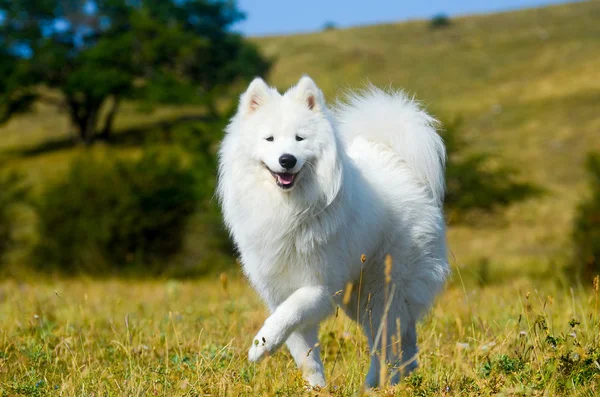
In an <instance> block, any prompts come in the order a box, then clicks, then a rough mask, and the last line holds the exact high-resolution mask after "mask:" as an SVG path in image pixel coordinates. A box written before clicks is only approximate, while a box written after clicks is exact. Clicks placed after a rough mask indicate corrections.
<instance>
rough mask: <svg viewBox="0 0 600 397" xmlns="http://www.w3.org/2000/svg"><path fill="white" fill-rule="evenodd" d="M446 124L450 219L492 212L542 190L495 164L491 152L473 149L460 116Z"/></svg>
mask: <svg viewBox="0 0 600 397" xmlns="http://www.w3.org/2000/svg"><path fill="white" fill-rule="evenodd" d="M444 127H445V128H444V131H443V132H442V136H443V138H444V142H445V144H446V151H447V153H448V162H447V164H446V198H445V202H444V205H445V208H446V212H447V214H448V220H449V222H454V221H457V220H459V219H460V218H462V217H464V215H466V214H467V213H469V212H472V211H479V212H481V211H483V212H492V211H494V210H496V209H498V208H501V207H505V206H507V205H510V204H512V203H515V202H518V201H522V200H525V199H527V198H529V197H532V196H535V195H537V194H540V193H541V192H542V190H541V189H540V188H539V187H537V186H535V185H533V184H531V183H528V182H522V181H519V180H518V177H519V175H518V172H517V171H516V170H515V169H512V168H510V167H507V166H505V165H501V164H495V165H493V166H492V163H491V160H492V159H493V157H492V155H490V154H489V153H486V152H474V151H472V150H470V148H469V146H468V145H467V143H466V142H465V141H464V140H463V139H462V138H461V137H460V136H459V127H460V119H457V120H455V121H454V122H451V123H447V124H445V125H444Z"/></svg>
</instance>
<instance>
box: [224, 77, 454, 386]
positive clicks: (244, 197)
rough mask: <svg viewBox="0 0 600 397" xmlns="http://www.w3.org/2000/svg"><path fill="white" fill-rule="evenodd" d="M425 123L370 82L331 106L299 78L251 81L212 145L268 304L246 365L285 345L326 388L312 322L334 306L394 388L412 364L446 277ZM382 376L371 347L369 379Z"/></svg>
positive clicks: (440, 154) (440, 156) (437, 155)
mask: <svg viewBox="0 0 600 397" xmlns="http://www.w3.org/2000/svg"><path fill="white" fill-rule="evenodd" d="M435 123H436V122H435V120H434V119H432V118H431V117H430V116H429V115H428V114H427V113H425V112H424V111H423V110H422V109H421V108H420V107H419V105H418V104H417V103H415V102H414V101H413V100H411V99H409V98H407V97H406V96H405V95H404V94H402V93H401V92H391V93H387V92H384V91H382V90H379V89H377V88H375V87H370V88H368V89H367V90H365V91H363V92H359V93H356V94H352V95H350V96H349V97H348V98H347V101H346V102H345V103H343V104H341V105H339V106H338V108H337V109H336V110H335V111H334V112H333V114H332V113H330V112H329V110H328V109H327V107H326V105H325V100H324V97H323V94H322V93H321V91H320V89H319V88H318V87H317V86H316V84H315V83H314V82H313V81H312V80H311V79H310V78H309V77H306V76H305V77H302V78H301V79H300V81H299V83H298V84H297V85H296V86H295V87H293V88H291V89H290V90H288V91H287V92H286V93H285V94H284V95H281V94H279V92H277V90H276V89H274V88H270V87H268V86H267V85H266V84H265V82H264V81H263V80H261V79H258V78H257V79H255V80H254V81H253V82H252V83H251V84H250V86H249V87H248V90H247V91H246V92H245V93H244V94H243V95H242V96H241V99H240V105H239V109H238V112H237V114H236V115H235V116H234V117H233V119H232V120H231V123H230V124H229V126H228V127H227V130H226V136H225V138H224V140H223V142H222V146H221V149H220V161H219V185H218V195H219V197H220V201H221V205H222V208H223V213H224V217H225V222H226V224H227V227H228V228H229V230H230V231H231V234H232V236H233V239H234V240H235V243H236V245H237V248H238V250H239V252H240V254H241V261H242V263H243V267H244V272H245V273H246V275H247V276H248V278H249V279H250V282H251V283H252V285H253V286H254V287H255V288H256V290H257V291H258V293H259V294H260V295H261V297H262V298H263V299H264V300H265V301H266V303H267V304H268V306H269V309H270V311H271V316H270V317H269V318H267V320H266V321H265V322H264V325H263V327H262V328H261V329H260V331H259V332H258V333H257V334H256V336H255V337H254V339H253V342H252V345H251V346H250V350H249V353H248V357H249V359H250V361H258V360H260V359H261V358H263V357H265V356H266V355H269V354H273V353H274V352H275V351H276V350H277V349H278V348H279V347H280V346H281V345H282V344H283V343H284V342H285V343H286V344H287V346H288V347H289V349H290V352H291V354H292V356H293V357H294V360H295V361H296V363H297V365H298V367H299V368H301V369H302V371H303V375H304V378H305V379H306V380H307V381H308V382H309V383H310V385H313V386H323V385H325V377H324V371H323V364H322V362H321V358H320V356H319V348H318V339H317V334H318V327H319V323H320V322H322V321H323V320H324V319H325V318H326V317H327V316H329V315H330V314H331V313H332V312H333V311H334V309H335V306H336V305H340V306H341V307H343V309H344V310H345V311H346V313H347V314H348V315H349V316H350V317H351V318H353V319H355V320H356V321H358V322H359V323H360V324H361V325H362V326H363V328H364V330H365V333H366V335H367V338H368V341H369V345H370V348H371V352H372V353H374V352H375V353H376V352H378V351H379V352H381V353H382V354H385V358H386V360H387V362H388V366H390V367H392V369H391V370H390V372H389V373H390V375H391V382H392V383H396V382H398V380H399V377H400V372H403V373H408V372H410V371H411V370H413V369H414V368H416V366H417V364H416V354H417V345H416V343H417V335H416V328H415V324H416V322H417V320H418V319H419V318H420V317H421V316H422V315H423V313H425V312H426V311H427V309H428V308H429V306H430V305H431V304H432V301H433V299H434V297H435V296H436V294H437V293H438V292H439V291H440V289H441V288H442V286H443V284H444V281H445V279H446V277H447V275H448V272H449V268H448V262H447V256H446V243H445V224H444V218H443V213H442V200H443V196H444V162H445V149H444V144H443V142H442V139H441V138H440V136H439V135H438V134H437V133H436V130H435V128H434V126H435ZM363 254H364V256H363ZM388 254H389V255H391V257H392V260H393V265H392V269H391V281H390V279H388V280H387V282H386V277H385V276H384V262H385V261H386V255H388ZM361 257H362V258H361ZM365 258H366V260H365ZM363 261H364V263H363ZM348 283H353V286H354V288H353V289H352V294H351V297H350V298H349V299H348V298H346V299H342V298H343V294H341V293H340V290H344V289H346V287H347V284H348ZM386 295H387V300H386ZM342 301H343V302H342ZM382 321H385V322H386V323H387V324H386V327H385V329H386V332H383V333H382V331H381V330H382V329H383V328H384V327H382V326H381V324H382ZM384 339H385V340H384ZM398 339H400V341H401V342H399V346H394V344H395V343H397V341H398ZM382 346H385V349H386V350H385V352H382ZM400 352H401V356H400ZM394 368H396V370H394ZM399 368H401V369H402V371H400V370H398V369H399ZM379 372H380V359H379V358H378V357H376V354H374V356H373V357H372V359H371V364H370V368H369V373H368V375H367V384H368V385H369V386H376V385H377V384H378V381H379V376H380V375H379Z"/></svg>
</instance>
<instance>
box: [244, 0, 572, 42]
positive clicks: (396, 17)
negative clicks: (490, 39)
mask: <svg viewBox="0 0 600 397" xmlns="http://www.w3.org/2000/svg"><path fill="white" fill-rule="evenodd" d="M564 2H566V1H565V0H562V1H561V0H546V1H544V0H454V1H452V0H430V1H426V0H410V1H406V0H301V1H298V0H238V6H239V8H240V9H242V10H243V11H244V12H246V14H247V19H246V20H245V21H244V22H242V23H239V24H238V25H237V26H235V30H237V31H240V32H242V33H244V34H247V35H251V36H263V35H271V34H286V33H298V32H310V31H314V30H320V29H321V28H322V27H323V25H324V24H325V22H328V21H331V22H334V23H335V24H336V26H338V27H347V26H355V25H365V24H375V23H380V22H398V21H404V20H408V19H423V18H430V17H432V16H433V15H436V14H439V13H444V14H446V15H450V16H455V15H464V14H476V13H489V12H495V11H503V10H511V9H517V8H525V7H537V6H541V5H545V4H556V3H564Z"/></svg>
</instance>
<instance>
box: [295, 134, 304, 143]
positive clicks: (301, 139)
mask: <svg viewBox="0 0 600 397" xmlns="http://www.w3.org/2000/svg"><path fill="white" fill-rule="evenodd" d="M296 140H297V141H298V142H300V141H303V140H304V138H302V137H301V136H300V135H296Z"/></svg>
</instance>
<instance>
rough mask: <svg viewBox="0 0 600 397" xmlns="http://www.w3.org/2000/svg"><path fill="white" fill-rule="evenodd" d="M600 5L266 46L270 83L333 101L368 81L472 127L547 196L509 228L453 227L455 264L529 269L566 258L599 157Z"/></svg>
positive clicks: (517, 212) (514, 216)
mask: <svg viewBox="0 0 600 397" xmlns="http://www.w3.org/2000/svg"><path fill="white" fill-rule="evenodd" d="M598 20H600V3H599V2H586V3H581V4H568V5H562V6H554V7H548V8H542V9H531V10H524V11H518V12H510V13H503V14H495V15H485V16H472V17H465V18H459V19H456V20H454V21H453V24H452V25H451V26H450V27H448V28H445V29H438V30H432V29H430V28H429V25H428V23H427V22H426V21H423V22H410V23H403V24H396V25H378V26H368V27H360V28H354V29H348V30H334V31H327V32H322V33H316V34H309V35H302V36H288V37H274V38H263V39H259V40H257V42H258V43H259V44H260V45H261V47H262V48H263V49H264V51H265V53H266V54H267V55H269V56H273V57H276V58H277V64H276V66H275V69H274V71H273V73H272V78H271V82H272V83H273V84H275V85H277V86H279V87H282V88H283V87H287V86H289V85H291V84H294V83H295V82H296V81H297V79H298V78H299V77H300V75H301V74H302V73H308V74H309V75H310V76H312V77H313V78H314V79H315V80H316V81H317V83H319V84H320V85H321V87H322V88H323V90H324V92H325V93H326V95H327V96H328V97H329V98H331V99H335V97H336V96H337V95H338V94H339V93H340V92H341V91H342V90H343V89H345V88H348V87H354V86H360V85H361V84H362V83H364V82H365V81H366V80H367V79H369V80H370V81H371V82H373V83H375V84H378V85H391V86H393V87H395V88H403V89H405V90H407V91H408V92H409V93H413V94H415V95H416V97H417V98H418V99H420V100H423V101H424V102H425V103H426V104H427V106H428V108H429V109H430V110H431V111H433V112H434V113H435V114H436V115H437V116H438V117H440V118H443V119H452V118H454V117H457V116H460V117H462V118H463V119H464V124H463V130H464V133H465V134H466V135H467V137H468V138H469V139H470V140H471V141H472V142H473V143H474V145H475V147H477V148H482V149H486V150H489V151H490V152H492V153H495V154H497V155H499V156H501V157H502V158H503V159H504V161H506V162H508V163H510V164H513V165H514V166H516V167H518V168H520V169H521V170H522V174H523V176H524V177H526V178H528V179H530V180H533V181H535V182H537V183H539V184H541V185H542V186H544V187H545V188H547V189H549V194H547V195H546V196H545V197H543V198H541V199H537V200H532V201H531V202H528V203H524V204H522V205H518V206H514V207H513V208H511V209H510V210H509V211H508V213H507V214H506V221H507V223H506V224H505V225H496V226H495V227H487V228H473V227H468V226H466V227H455V228H453V229H452V230H451V232H450V240H451V247H452V251H453V253H454V255H455V256H456V258H457V259H458V260H459V261H461V262H462V261H466V262H471V261H473V260H477V259H478V258H480V257H488V258H491V259H492V261H494V262H500V261H501V262H502V263H503V266H504V265H507V264H508V262H516V263H519V264H522V263H523V262H524V261H527V259H528V258H531V259H536V260H540V259H541V260H552V259H556V257H557V255H564V254H565V243H566V242H567V239H566V238H567V237H568V234H569V232H568V230H569V227H570V220H571V216H572V211H573V208H574V205H575V202H576V201H577V200H578V198H579V197H580V195H581V194H582V192H583V191H584V189H585V184H584V171H583V167H582V163H583V158H584V156H585V154H586V152H587V151H588V150H590V149H592V148H596V149H600V111H599V109H600V78H599V73H600V72H599V71H600V24H599V23H598Z"/></svg>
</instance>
